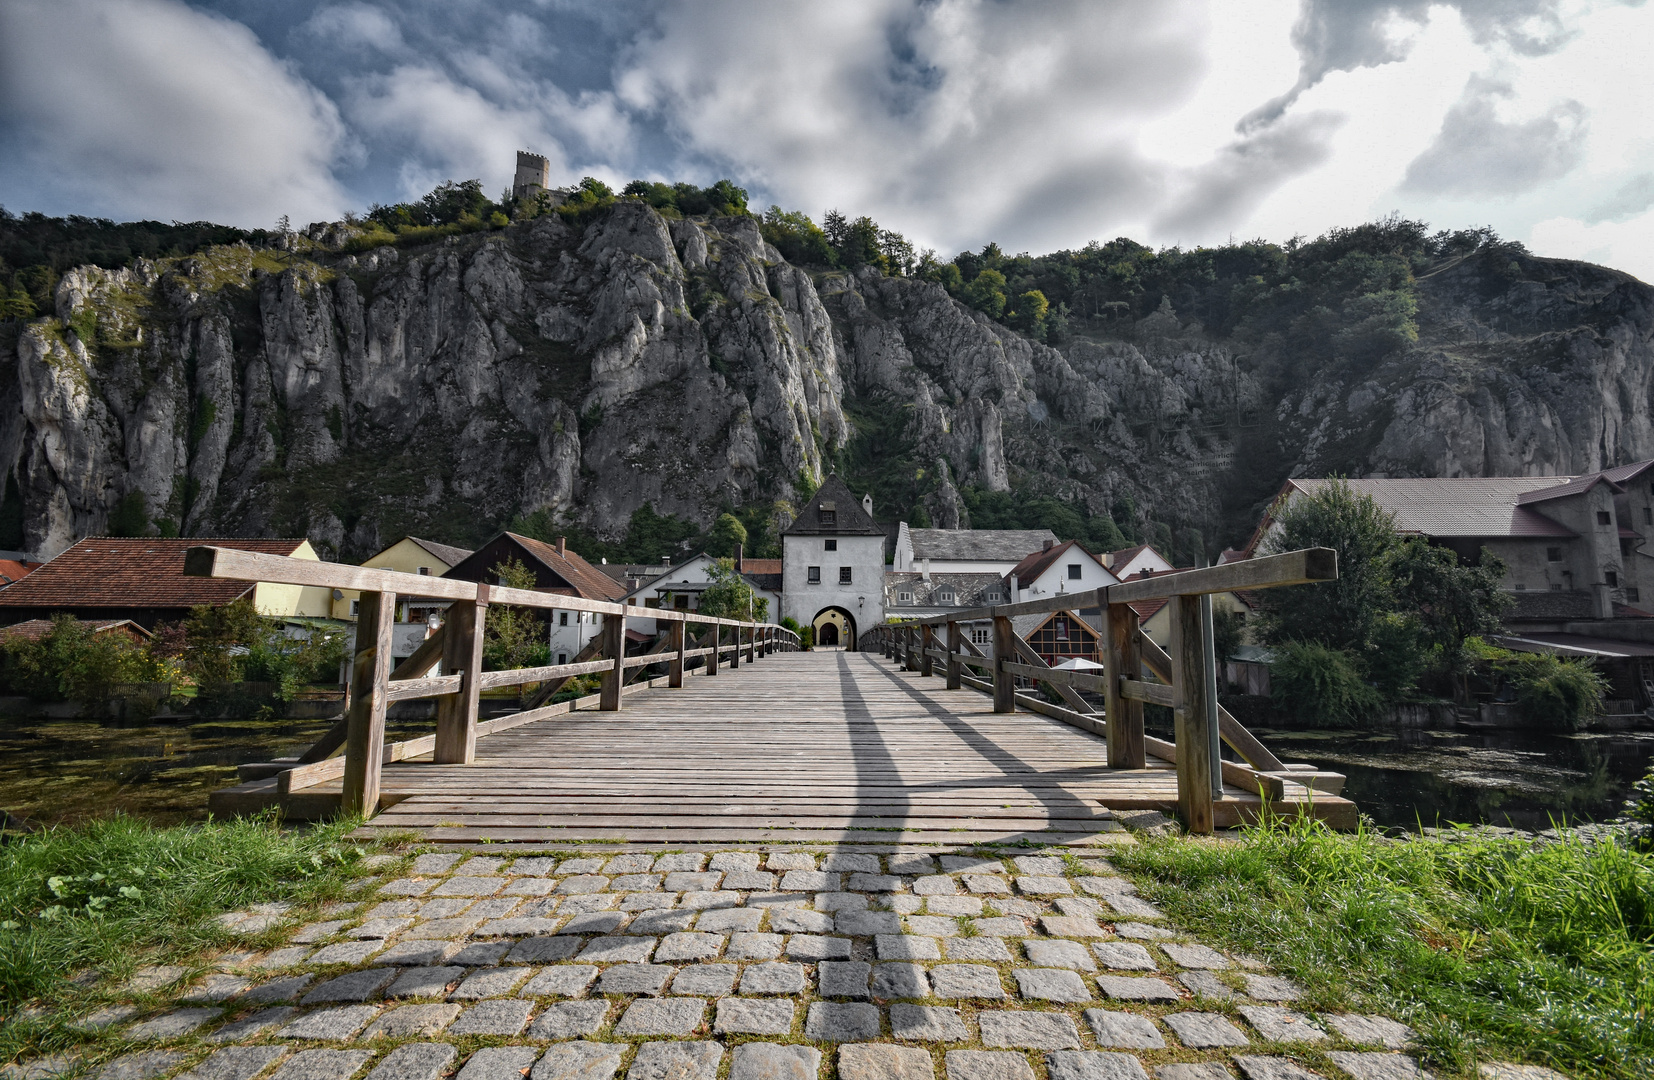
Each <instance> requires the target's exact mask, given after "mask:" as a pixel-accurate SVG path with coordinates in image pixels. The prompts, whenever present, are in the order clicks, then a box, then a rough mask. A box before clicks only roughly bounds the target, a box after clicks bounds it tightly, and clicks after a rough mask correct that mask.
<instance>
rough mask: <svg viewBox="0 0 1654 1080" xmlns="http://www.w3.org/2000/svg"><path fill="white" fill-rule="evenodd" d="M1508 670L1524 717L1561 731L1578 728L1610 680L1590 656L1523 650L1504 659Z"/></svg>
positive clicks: (1592, 711) (1592, 712)
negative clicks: (1596, 666)
mask: <svg viewBox="0 0 1654 1080" xmlns="http://www.w3.org/2000/svg"><path fill="white" fill-rule="evenodd" d="M1505 674H1506V675H1507V676H1508V677H1509V679H1510V681H1511V686H1512V687H1513V688H1514V689H1515V691H1516V708H1517V711H1518V712H1520V713H1521V714H1522V718H1523V719H1525V720H1527V721H1529V722H1530V723H1534V724H1540V725H1543V726H1545V727H1548V728H1555V729H1558V730H1561V731H1578V730H1579V729H1580V727H1581V726H1583V725H1584V723H1585V721H1587V720H1589V719H1590V718H1591V717H1593V716H1595V715H1596V714H1597V713H1598V712H1599V711H1600V710H1601V707H1602V699H1603V697H1604V695H1606V694H1607V693H1608V680H1607V679H1605V678H1604V677H1603V676H1602V673H1601V672H1599V671H1597V669H1596V668H1595V667H1593V666H1592V665H1591V662H1590V661H1589V660H1571V659H1569V660H1565V659H1563V658H1562V657H1560V656H1552V655H1551V654H1549V653H1522V654H1519V655H1517V656H1516V657H1514V658H1512V659H1511V660H1508V661H1506V662H1505Z"/></svg>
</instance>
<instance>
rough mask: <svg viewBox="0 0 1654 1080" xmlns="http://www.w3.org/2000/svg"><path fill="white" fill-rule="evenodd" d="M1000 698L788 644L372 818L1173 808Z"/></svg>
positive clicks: (431, 776)
mask: <svg viewBox="0 0 1654 1080" xmlns="http://www.w3.org/2000/svg"><path fill="white" fill-rule="evenodd" d="M730 674H734V673H730ZM665 681H666V680H664V679H662V680H660V682H661V683H662V685H663V686H664V683H665ZM972 681H977V680H972ZM980 685H983V686H986V685H987V684H986V683H980ZM591 704H595V702H594V703H591ZM1017 704H1018V705H1020V706H1024V707H1026V708H1032V705H1031V704H1030V703H1029V701H1028V699H1026V698H1025V697H1023V696H1022V695H1018V698H1017ZM992 707H993V704H992V700H991V699H990V698H989V697H987V696H985V695H982V694H978V693H975V692H973V691H970V690H959V691H948V690H946V689H944V688H943V687H942V686H941V685H940V683H939V681H938V680H935V679H930V680H926V679H923V678H922V677H921V676H918V675H916V674H911V673H908V672H905V671H903V670H901V667H900V664H899V663H896V662H891V661H887V660H881V659H879V657H878V654H877V653H876V652H872V651H868V652H850V653H845V652H816V653H796V652H792V653H782V654H780V655H778V656H777V657H776V658H775V659H774V661H773V662H766V663H764V664H760V665H755V666H753V667H744V668H743V669H742V670H741V671H740V674H739V675H738V676H737V677H733V678H730V677H725V678H721V679H718V680H716V681H713V680H710V679H705V678H695V679H688V680H685V684H684V688H683V689H681V690H667V689H664V688H662V689H658V690H642V691H641V692H640V693H638V694H637V695H636V696H635V697H630V698H628V700H627V703H626V708H625V711H624V712H620V713H614V712H608V713H605V712H599V711H597V710H595V709H593V708H591V707H590V706H589V705H588V706H587V707H585V708H581V709H579V710H577V711H573V712H570V713H567V714H565V715H562V716H556V717H552V718H550V719H546V720H541V721H537V722H534V723H529V724H525V725H522V726H519V727H517V728H515V729H513V730H511V731H510V732H506V733H500V734H496V735H493V736H491V737H490V738H487V739H484V740H482V741H481V742H479V743H478V748H477V758H476V762H475V764H473V765H472V766H470V767H463V768H462V767H457V766H445V765H432V764H429V763H423V762H409V761H404V762H400V763H397V764H394V765H390V766H388V767H387V768H386V769H385V791H386V799H385V801H386V802H394V805H392V806H389V807H388V808H387V809H386V810H385V811H384V812H383V813H381V814H380V815H379V816H378V817H376V818H374V819H373V820H372V822H371V823H370V824H369V826H368V828H369V829H371V830H382V829H383V830H396V829H413V830H416V831H418V832H419V833H421V834H422V835H424V836H426V837H428V838H430V839H446V840H478V839H484V838H487V839H493V840H497V841H500V842H522V843H554V842H559V841H577V840H590V839H612V840H621V839H625V840H633V841H639V842H645V841H648V842H657V841H658V842H686V843H688V842H696V841H703V842H725V841H777V842H780V841H800V840H853V841H861V842H872V843H888V842H894V841H899V840H908V841H916V842H917V841H934V842H942V843H957V844H968V843H974V842H982V841H986V840H999V841H1007V842H1014V841H1016V840H1018V839H1021V838H1024V837H1027V838H1031V839H1033V840H1035V841H1037V842H1054V843H1070V842H1082V843H1083V842H1088V841H1091V840H1098V839H1100V840H1103V841H1106V840H1108V839H1110V838H1111V836H1112V835H1114V834H1115V830H1116V828H1117V826H1116V825H1115V823H1114V822H1112V821H1111V820H1110V819H1109V818H1108V817H1106V816H1105V815H1104V813H1103V808H1104V807H1108V808H1113V809H1159V810H1163V811H1170V810H1171V809H1172V808H1173V807H1174V806H1175V805H1176V800H1177V784H1176V776H1175V772H1174V770H1173V769H1172V768H1170V767H1169V766H1168V765H1166V764H1163V763H1161V762H1153V763H1151V767H1150V768H1147V769H1142V770H1131V771H1121V770H1114V769H1110V768H1108V761H1107V750H1106V746H1105V743H1104V741H1103V740H1102V738H1100V737H1099V736H1097V735H1093V734H1088V733H1086V732H1084V731H1081V730H1077V729H1076V728H1074V727H1072V726H1070V725H1069V724H1067V723H1063V722H1059V721H1057V720H1054V719H1048V718H1046V717H1044V716H1038V715H1030V714H1029V713H1028V712H1026V711H1019V712H1017V713H1013V714H1008V715H1007V714H995V713H994V712H993V711H992ZM1065 711H1066V710H1065ZM1084 719H1085V721H1086V722H1088V723H1092V724H1094V725H1095V726H1096V728H1097V729H1098V730H1101V727H1102V724H1101V721H1100V720H1098V719H1097V718H1095V717H1086V718H1084ZM1305 794H1306V793H1305V791H1304V789H1303V788H1301V787H1297V786H1294V785H1288V795H1289V798H1288V801H1286V802H1284V803H1277V804H1274V809H1275V812H1277V813H1285V814H1292V813H1297V812H1306V811H1307V812H1313V813H1315V814H1317V815H1318V816H1321V817H1324V818H1328V819H1330V820H1332V821H1333V822H1334V823H1336V824H1341V825H1349V824H1353V823H1354V819H1355V807H1354V804H1352V803H1349V802H1347V801H1345V800H1342V799H1332V798H1327V797H1324V796H1321V797H1317V798H1316V799H1315V802H1314V804H1313V809H1312V810H1311V809H1310V808H1309V804H1307V803H1306V802H1305V801H1304V796H1305ZM1262 807H1263V804H1262V802H1261V801H1260V800H1259V799H1258V797H1257V796H1256V795H1254V794H1252V793H1251V792H1247V791H1244V790H1241V789H1239V788H1226V789H1225V791H1224V796H1223V798H1222V799H1220V800H1218V802H1217V803H1216V804H1215V806H1214V811H1215V816H1216V820H1217V823H1218V824H1219V825H1220V826H1221V825H1233V824H1236V823H1238V822H1240V821H1242V820H1250V819H1252V818H1255V817H1256V816H1257V815H1258V814H1259V813H1260V812H1261V811H1262Z"/></svg>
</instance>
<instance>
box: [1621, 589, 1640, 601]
mask: <svg viewBox="0 0 1654 1080" xmlns="http://www.w3.org/2000/svg"><path fill="white" fill-rule="evenodd" d="M1641 599H1642V597H1641V596H1640V595H1638V593H1637V590H1636V589H1627V590H1625V602H1626V603H1627V604H1635V603H1637V602H1638V601H1639V600H1641Z"/></svg>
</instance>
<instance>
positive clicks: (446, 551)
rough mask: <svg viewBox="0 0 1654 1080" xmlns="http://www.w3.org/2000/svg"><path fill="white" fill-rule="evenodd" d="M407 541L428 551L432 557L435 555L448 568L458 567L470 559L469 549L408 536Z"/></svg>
mask: <svg viewBox="0 0 1654 1080" xmlns="http://www.w3.org/2000/svg"><path fill="white" fill-rule="evenodd" d="M408 539H409V540H412V541H413V542H414V543H416V544H418V545H419V546H420V547H422V548H424V549H425V550H426V551H429V552H430V553H431V554H432V555H435V556H436V557H437V558H439V559H441V560H442V561H443V562H444V563H446V564H447V565H449V566H458V565H459V564H460V563H462V562H464V561H465V560H466V559H468V558H470V557H471V549H470V548H462V547H455V546H454V545H452V544H439V543H437V542H436V541H435V540H424V539H421V538H420V537H417V536H410V537H408Z"/></svg>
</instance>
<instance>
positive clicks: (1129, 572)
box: [1103, 544, 1176, 581]
mask: <svg viewBox="0 0 1654 1080" xmlns="http://www.w3.org/2000/svg"><path fill="white" fill-rule="evenodd" d="M1103 565H1104V566H1106V567H1108V572H1109V573H1111V574H1113V575H1114V576H1115V577H1117V578H1119V579H1120V580H1121V581H1124V580H1126V579H1127V578H1129V577H1136V576H1137V575H1138V574H1164V573H1166V572H1167V571H1168V570H1173V569H1176V568H1175V567H1174V566H1172V564H1171V562H1170V561H1169V560H1168V559H1167V558H1166V557H1165V556H1164V555H1162V554H1160V552H1158V551H1156V550H1154V548H1153V547H1152V546H1150V545H1148V544H1136V545H1134V546H1132V547H1129V548H1121V549H1120V550H1119V551H1111V552H1109V553H1108V554H1106V555H1104V556H1103Z"/></svg>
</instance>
